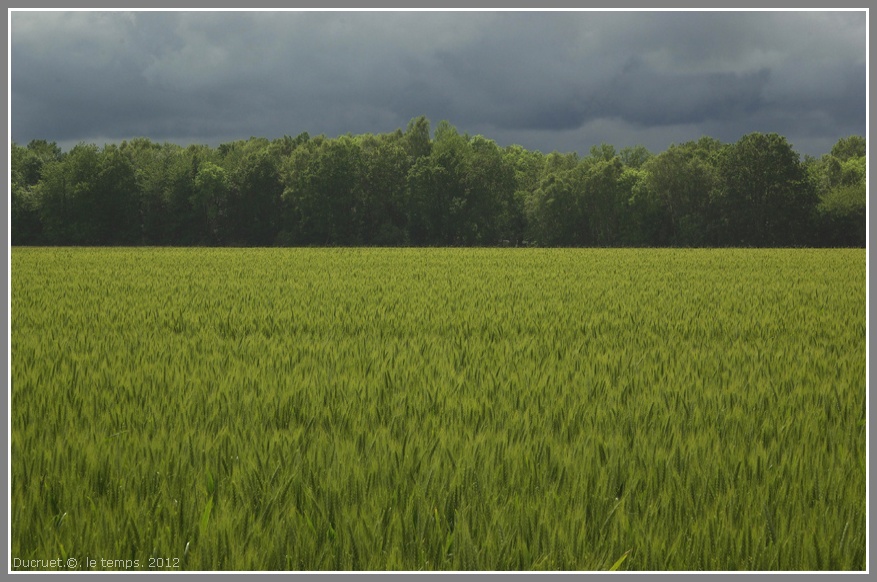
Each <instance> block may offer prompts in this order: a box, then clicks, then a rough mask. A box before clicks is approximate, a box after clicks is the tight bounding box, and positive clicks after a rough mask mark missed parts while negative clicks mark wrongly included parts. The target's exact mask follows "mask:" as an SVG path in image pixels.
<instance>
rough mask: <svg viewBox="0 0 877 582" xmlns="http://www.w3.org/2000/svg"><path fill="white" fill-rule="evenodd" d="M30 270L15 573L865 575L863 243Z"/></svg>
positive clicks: (21, 270)
mask: <svg viewBox="0 0 877 582" xmlns="http://www.w3.org/2000/svg"><path fill="white" fill-rule="evenodd" d="M11 262H12V283H11V290H12V297H11V309H12V320H11V330H12V331H11V340H12V359H11V403H12V409H11V475H10V477H11V504H10V521H11V540H10V545H11V556H12V558H13V562H12V564H11V568H12V569H14V570H34V569H47V570H68V569H75V570H122V569H126V568H127V569H132V570H165V571H176V570H258V571H265V570H289V569H292V570H345V571H346V570H454V571H469V570H473V571H498V570H533V569H535V570H609V569H618V570H640V571H643V570H646V571H655V570H657V571H665V570H863V569H865V568H866V566H867V563H866V541H867V540H866V517H867V508H866V474H867V457H866V435H867V426H866V417H867V401H866V388H867V385H866V375H865V372H866V345H865V342H866V300H865V281H866V255H865V250H864V249H852V250H634V249H624V250H609V249H592V250H572V249H170V248H165V249H121V248H117V249H88V248H76V249H73V248H54V249H48V248H18V247H16V248H14V249H13V250H12V258H11ZM16 560H17V561H16Z"/></svg>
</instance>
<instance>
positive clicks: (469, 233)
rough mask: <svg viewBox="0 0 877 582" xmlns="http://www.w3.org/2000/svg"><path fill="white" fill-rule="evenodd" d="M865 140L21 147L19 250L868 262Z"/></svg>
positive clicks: (449, 129)
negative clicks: (798, 144)
mask: <svg viewBox="0 0 877 582" xmlns="http://www.w3.org/2000/svg"><path fill="white" fill-rule="evenodd" d="M865 145H866V144H865V138H863V137H860V136H850V137H846V138H842V139H840V140H839V141H838V142H837V143H836V144H835V145H834V147H833V148H832V149H831V152H830V153H827V154H825V155H823V156H821V157H818V158H813V157H805V158H804V159H801V157H800V156H799V155H798V154H797V153H796V152H795V151H794V149H793V148H792V146H791V145H790V144H789V143H788V142H787V140H786V139H785V138H784V137H782V136H780V135H777V134H775V133H769V134H762V133H751V134H748V135H745V136H743V137H742V138H741V139H740V140H739V141H737V142H736V143H731V144H724V143H721V142H720V141H718V140H716V139H713V138H710V137H702V138H701V139H699V140H697V141H691V142H687V143H683V144H679V145H675V144H674V145H672V146H670V147H669V149H667V150H666V151H664V152H662V153H658V154H653V153H651V152H649V151H648V150H647V149H646V148H644V147H643V146H636V147H627V148H623V149H621V150H618V151H617V150H616V149H615V147H614V146H612V145H608V144H601V145H599V146H594V147H592V148H591V150H590V153H589V155H587V156H580V155H578V154H576V153H566V154H563V153H558V152H552V153H549V154H543V153H541V152H539V151H529V150H527V149H525V148H523V147H521V146H518V145H513V146H508V147H500V146H498V145H497V144H496V143H495V142H494V141H492V140H490V139H487V138H485V137H483V136H481V135H476V136H474V137H472V136H469V135H468V134H461V133H460V132H458V131H457V129H456V128H455V127H454V126H452V125H451V124H450V123H448V122H447V121H442V122H440V123H438V124H437V126H436V127H435V131H434V132H432V131H431V128H430V122H429V120H428V119H427V118H425V117H422V116H421V117H418V118H415V119H412V120H411V121H410V122H409V123H408V125H407V128H406V130H405V131H402V130H401V129H398V130H396V131H395V132H393V133H386V134H377V135H374V134H364V135H350V134H348V135H342V136H339V137H337V138H327V137H326V136H324V135H319V136H316V137H311V136H309V135H308V134H307V133H302V134H300V135H298V136H297V137H294V138H293V137H290V136H284V137H282V138H279V139H274V140H268V139H265V138H255V137H254V138H250V139H249V140H240V141H235V142H231V143H224V144H221V145H219V147H217V148H211V147H209V146H206V145H190V146H188V147H182V146H179V145H175V144H171V143H156V142H153V141H150V140H149V139H146V138H137V139H132V140H130V141H124V142H122V143H121V144H119V145H116V144H107V145H105V146H104V147H102V148H99V147H98V146H96V145H94V144H86V143H81V144H79V145H77V146H75V147H73V148H72V149H71V150H70V151H68V152H62V151H61V149H60V148H59V147H58V146H57V145H56V144H55V143H50V142H47V141H45V140H34V141H31V142H30V143H29V144H27V146H21V145H18V144H16V143H14V142H13V143H12V151H11V161H12V164H11V170H12V171H11V189H10V195H11V202H10V210H11V223H12V233H11V236H12V244H13V245H175V246H194V245H212V246H309V245H311V246H334V245H343V246H354V245H355V246H407V245H411V246H501V245H502V246H505V245H507V246H525V245H531V246H656V247H665V246H716V247H723V246H752V247H775V246H781V247H786V246H865V214H866V203H865V198H866V194H865V193H866V184H865V176H866V171H865V168H866V157H865V154H866V150H865Z"/></svg>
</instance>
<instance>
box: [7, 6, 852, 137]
mask: <svg viewBox="0 0 877 582" xmlns="http://www.w3.org/2000/svg"><path fill="white" fill-rule="evenodd" d="M864 25H865V19H864V16H863V14H861V13H821V12H818V13H810V12H805V13H794V12H785V13H784V12H780V13H765V12H758V13H746V12H740V13H696V12H695V13H678V12H656V13H650V12H621V13H605V12H575V13H533V12H525V13H516V12H500V13H493V12H476V13H454V12H438V13H422V12H410V13H409V12H405V13H396V12H350V13H347V12H327V13H320V12H316V13H310V12H308V13H298V12H279V13H273V12H258V13H238V12H233V13H210V12H135V13H116V12H113V13H99V12H96V13H92V12H78V13H73V14H72V15H71V14H70V13H44V12H42V13H26V12H15V13H13V16H12V87H11V98H12V134H13V135H12V137H13V139H14V140H16V141H19V142H27V141H29V140H30V139H34V138H45V139H50V140H56V141H59V142H61V141H65V142H70V141H74V142H75V141H77V140H85V141H88V140H90V139H94V138H96V137H98V136H100V137H106V138H109V139H124V138H129V137H133V136H136V135H144V136H147V137H150V138H152V139H156V140H164V139H177V140H179V139H183V140H187V141H199V142H206V143H214V144H215V143H217V142H218V140H227V139H229V138H230V137H234V136H236V137H239V138H246V137H249V136H251V135H261V136H265V137H269V138H270V137H277V136H279V135H282V134H284V133H285V134H295V133H298V132H300V131H308V132H310V133H312V134H315V133H326V134H327V135H337V134H340V133H346V132H353V133H361V132H384V131H392V130H393V129H395V128H396V127H404V126H405V124H406V123H407V121H408V119H410V118H412V117H415V116H417V115H421V114H425V115H427V116H428V117H429V118H430V119H431V120H432V121H433V123H437V122H438V121H439V120H441V119H447V120H449V121H450V122H451V123H453V124H455V125H457V126H458V127H459V128H460V129H461V130H462V131H476V130H477V131H479V132H482V133H484V134H485V135H487V136H488V137H493V136H494V135H496V136H497V139H499V136H502V139H504V140H506V142H507V143H512V142H514V143H521V144H522V145H524V146H525V147H534V148H539V149H545V145H544V144H546V143H548V142H549V141H550V140H551V138H552V136H554V137H555V138H556V139H557V143H558V146H557V147H562V146H561V145H560V144H564V143H566V144H570V143H574V140H575V139H580V138H581V132H582V131H584V130H586V129H588V128H599V131H601V132H603V131H606V132H609V131H617V135H618V136H619V137H618V139H628V140H637V139H639V140H640V141H649V142H650V143H660V140H661V137H660V136H661V135H664V136H665V138H664V139H665V141H667V143H666V144H664V146H663V147H667V146H668V145H669V143H670V140H677V138H678V136H679V135H682V134H683V133H684V132H686V131H688V132H690V133H691V134H692V139H696V138H698V137H700V135H701V134H709V132H711V131H712V132H717V133H716V134H712V135H714V137H717V138H719V139H723V140H731V139H737V138H739V136H740V135H742V132H744V131H746V130H749V131H780V129H781V130H782V131H783V132H784V133H785V134H786V135H787V136H789V137H790V139H792V140H794V138H795V137H796V136H799V137H800V138H801V140H800V141H801V143H805V142H806V143H808V144H816V143H829V144H830V143H833V141H836V139H837V138H839V137H841V136H843V135H849V134H850V133H860V134H861V133H864V132H865V120H864V115H865V60H864V59H865V42H864V40H865V38H864V30H865V28H864ZM610 120H613V121H611V123H610ZM777 128H779V129H777ZM662 132H663V133H662ZM718 132H721V135H719V134H718ZM695 134H696V135H695ZM535 136H539V138H538V140H540V141H539V142H538V144H539V145H536V141H532V142H531V143H532V144H534V145H530V144H529V143H527V140H528V139H529V140H536V139H537V138H536V137H535ZM573 136H578V137H573ZM637 136H639V138H638V137H637ZM820 140H821V141H820ZM603 141H613V140H612V139H608V140H603ZM616 143H617V145H618V146H620V147H623V146H624V145H634V144H633V143H621V142H616ZM589 145H590V144H583V145H582V146H581V149H583V150H584V151H586V150H587V147H588V146H589ZM652 147H655V146H652ZM663 147H658V149H663ZM811 147H815V146H811ZM829 148H830V145H829ZM549 149H554V148H550V147H549ZM826 151H827V150H826ZM812 153H821V152H812Z"/></svg>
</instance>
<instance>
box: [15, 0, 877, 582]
mask: <svg viewBox="0 0 877 582" xmlns="http://www.w3.org/2000/svg"><path fill="white" fill-rule="evenodd" d="M363 4H364V3H359V2H353V1H351V0H346V1H345V0H334V1H326V2H318V1H315V0H311V1H309V2H301V1H297V2H279V1H277V0H274V1H270V0H258V1H256V2H250V3H247V5H243V6H242V5H241V4H240V3H235V2H232V1H230V0H214V1H213V2H207V1H200V2H199V1H191V0H190V1H189V2H186V3H185V4H181V3H178V2H170V1H168V0H159V1H156V2H149V3H143V2H141V3H122V2H113V1H108V0H91V1H90V2H88V3H84V4H83V5H81V6H79V7H75V6H71V5H70V3H68V2H61V1H59V0H53V1H42V2H31V1H24V0H19V1H18V2H6V1H4V6H5V7H6V9H7V27H6V32H5V34H6V36H5V41H6V42H4V50H5V51H6V52H5V56H6V58H5V59H4V63H5V66H6V78H7V118H6V132H7V152H6V156H4V158H3V161H2V164H3V172H4V175H5V177H6V193H7V203H6V205H5V213H6V214H5V220H4V221H3V236H4V238H5V240H6V250H5V262H6V266H7V268H6V271H5V276H4V279H5V284H4V293H5V295H4V298H5V301H6V306H7V307H6V310H5V320H4V324H5V328H6V333H5V334H3V349H2V357H3V361H4V364H5V370H6V380H7V381H6V385H7V398H6V399H5V400H4V402H3V419H4V426H5V430H4V432H3V445H4V450H5V451H6V452H7V455H6V463H4V464H3V475H4V480H5V482H6V484H7V493H6V503H4V504H3V510H2V511H3V516H4V522H5V523H6V527H5V528H4V529H3V540H4V544H3V545H4V550H5V551H4V552H3V556H2V563H3V568H2V572H0V574H2V575H3V576H7V575H16V576H18V575H21V576H37V578H38V579H42V578H43V577H44V576H45V577H50V576H55V575H57V574H50V573H18V572H15V573H13V572H12V570H11V557H10V536H11V530H10V528H11V526H10V521H9V510H10V507H9V499H10V493H11V484H10V481H9V475H10V473H9V471H10V464H11V460H10V458H9V451H10V439H11V432H10V430H11V428H10V423H9V418H10V416H9V415H10V410H9V407H10V406H11V396H10V394H11V387H10V383H11V371H10V361H11V355H12V352H11V318H12V313H11V277H12V269H11V250H12V249H11V244H10V238H9V236H10V222H9V194H8V193H9V185H10V181H9V180H10V178H9V143H10V141H9V136H10V132H11V128H10V124H11V109H10V92H11V77H10V75H9V63H10V60H9V48H10V46H11V45H10V40H9V35H10V34H11V14H12V11H13V10H28V9H40V8H54V9H70V8H82V9H94V10H102V9H113V10H124V9H137V8H145V9H161V8H167V9H173V10H179V9H181V8H193V9H199V10H203V9H209V8H217V9H241V10H249V9H269V10H270V9H277V10H280V9H284V10H286V9H306V8H309V9H342V10H343V9H350V10H364V9H399V10H407V9H433V8H434V9H441V10H447V9H479V10H494V9H521V10H527V9H530V10H534V9H535V10H541V9H605V10H619V9H621V10H624V9H643V10H653V9H688V10H721V9H730V10H740V9H758V10H764V9H770V8H777V9H782V10H789V9H826V10H831V9H864V10H866V11H868V8H869V2H866V1H863V0H853V1H848V2H846V3H844V4H843V5H842V6H837V5H836V6H830V5H826V4H825V3H819V2H814V1H813V0H800V1H798V2H789V1H774V2H771V3H770V4H769V5H766V4H764V3H762V2H756V1H753V0H748V1H745V2H734V3H724V4H723V3H716V2H707V3H704V2H694V1H682V0H675V1H672V2H663V3H661V5H660V6H655V5H654V3H650V2H646V1H643V0H639V1H631V0H619V1H616V2H607V1H605V0H604V1H603V2H584V1H578V2H576V1H570V0H545V1H543V2H539V3H537V2H533V1H532V0H506V1H504V2H499V1H498V0H495V1H484V0H482V1H481V2H478V3H477V4H476V3H472V2H466V1H463V0H454V1H447V2H441V3H426V2H417V3H411V2H403V1H400V0H381V1H373V2H370V3H367V4H368V5H367V6H365V5H363ZM870 15H871V14H870V11H868V29H869V30H870ZM868 50H869V61H868V67H869V71H868V72H869V75H868V78H869V79H870V70H871V68H872V67H873V59H871V58H870V56H871V55H870V43H869V48H868ZM869 85H870V83H869ZM870 99H871V95H870V92H869V111H870ZM873 134H874V132H873V131H872V129H871V126H870V117H869V118H868V143H869V144H870V143H872V140H873V137H874V135H873ZM868 152H869V156H868V162H869V163H868V167H869V168H870V167H871V164H870V161H871V156H870V153H871V150H870V147H869V149H868ZM869 171H870V170H869ZM869 184H870V181H869ZM870 210H871V207H870V204H869V206H868V219H867V225H868V235H867V236H868V240H870V231H871V228H870V227H871V220H870V214H871V212H870ZM868 254H869V253H868V251H867V250H866V256H867V255H868ZM867 272H868V297H867V301H868V304H869V306H870V299H871V297H872V296H873V295H874V285H873V281H871V279H870V277H871V273H870V261H868V269H867ZM868 323H869V324H870V309H869V310H868ZM870 331H871V330H870V325H869V326H868V342H867V346H868V360H869V364H870V355H871V352H872V350H873V343H872V341H871V334H870ZM872 372H873V371H872V369H871V367H870V365H868V367H867V373H868V385H869V386H870V385H871V382H870V380H871V374H872ZM869 403H870V400H869ZM869 416H870V406H869ZM868 435H869V442H868V447H869V448H868V450H869V451H870V450H871V444H872V443H871V441H870V439H871V433H870V430H869V432H868ZM869 460H870V456H869ZM869 467H870V462H869ZM869 474H870V469H869ZM870 483H871V482H870V477H869V481H868V484H869V497H870ZM868 519H869V524H868V531H869V533H870V522H871V514H870V513H869V517H868ZM870 541H871V538H870V535H869V536H868V543H869V551H868V557H869V559H868V567H870ZM70 574H71V575H78V574H82V575H89V574H94V573H85V572H82V573H70ZM99 574H100V575H101V576H102V577H103V576H109V577H110V579H113V578H115V577H117V576H118V577H124V576H126V575H127V574H126V573H121V572H107V573H99ZM142 574H146V575H148V574H147V573H136V574H135V573H132V575H142ZM212 574H217V572H195V573H177V574H154V575H160V576H170V578H171V579H179V578H182V577H184V576H192V575H196V576H197V575H212ZM232 574H234V575H235V576H237V575H243V576H256V575H264V574H271V573H269V572H234V573H232ZM284 574H287V575H292V576H295V577H296V578H297V579H302V578H303V579H314V580H317V579H319V580H325V579H326V578H327V577H328V579H330V580H331V579H335V578H336V577H338V578H347V577H350V576H355V577H356V578H358V579H364V580H379V579H381V578H383V577H384V576H388V575H390V576H392V577H393V578H394V579H398V577H400V576H401V577H402V579H408V578H424V577H434V576H439V577H442V578H445V577H448V576H453V577H461V578H464V579H466V578H475V577H479V578H482V577H485V576H498V575H506V574H508V575H513V576H515V578H516V579H518V578H519V577H523V578H524V579H527V580H530V579H536V580H539V579H548V578H550V577H551V578H553V577H556V576H563V577H564V579H569V578H568V577H570V576H572V577H575V578H579V577H588V578H589V579H593V578H594V577H597V578H601V577H606V578H608V577H611V578H612V579H621V580H625V579H635V578H640V577H642V576H646V577H649V576H666V575H676V574H679V573H677V572H666V573H665V572H661V573H655V572H651V573H631V572H624V573H609V572H593V573H592V572H559V573H523V572H520V573H519V572H514V573H510V572H478V573H474V572H435V573H433V572H429V573H426V572H424V573H413V572H402V573H390V572H382V573H374V572H365V573H341V572H300V573H299V572H294V573H284ZM686 574H688V575H698V576H699V575H701V574H703V575H704V576H710V575H720V576H733V577H737V576H747V578H748V577H752V576H756V577H757V578H761V577H767V576H776V575H781V576H789V575H798V574H806V575H807V576H808V579H811V580H812V579H814V577H815V579H817V580H818V579H825V580H828V579H829V577H833V576H835V575H836V574H835V573H831V574H827V573H813V572H809V573H730V572H702V573H686ZM851 575H866V576H869V575H870V570H866V571H865V572H864V573H853V574H851Z"/></svg>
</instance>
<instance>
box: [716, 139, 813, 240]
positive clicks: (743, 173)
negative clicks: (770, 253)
mask: <svg viewBox="0 0 877 582" xmlns="http://www.w3.org/2000/svg"><path fill="white" fill-rule="evenodd" d="M718 170H719V179H720V188H719V190H718V197H717V200H718V203H719V208H720V210H721V213H722V219H723V224H722V226H723V228H722V232H721V240H720V242H721V243H722V244H727V245H732V246H737V245H741V246H789V245H799V244H806V243H807V242H808V238H809V237H810V229H811V226H812V224H813V222H812V221H813V217H814V212H815V207H816V204H817V202H818V199H817V196H816V191H815V189H814V188H813V185H812V183H811V182H810V180H808V179H807V175H806V172H805V169H804V166H803V164H802V163H801V161H800V158H799V156H798V154H797V153H796V152H795V151H794V150H793V149H792V146H791V145H790V144H789V143H788V142H787V141H786V139H785V138H784V137H782V136H780V135H777V134H775V133H771V134H762V133H750V134H748V135H745V136H743V137H742V138H741V139H740V140H739V141H738V142H737V143H735V144H733V145H732V146H729V147H728V148H726V149H725V150H724V151H723V154H722V155H721V157H720V159H719V165H718Z"/></svg>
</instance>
